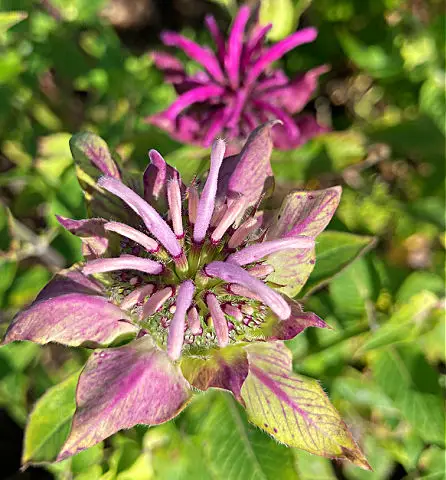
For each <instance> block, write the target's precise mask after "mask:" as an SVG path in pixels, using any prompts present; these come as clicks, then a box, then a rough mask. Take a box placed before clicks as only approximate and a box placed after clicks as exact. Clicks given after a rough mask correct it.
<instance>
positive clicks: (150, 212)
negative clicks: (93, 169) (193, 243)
mask: <svg viewBox="0 0 446 480" xmlns="http://www.w3.org/2000/svg"><path fill="white" fill-rule="evenodd" d="M98 185H99V186H100V187H102V188H104V189H105V190H107V191H109V192H110V193H113V194H114V195H116V196H117V197H119V198H120V199H121V200H123V201H124V202H125V203H126V204H127V205H128V206H129V207H130V208H131V209H132V210H134V211H135V212H136V213H137V214H138V215H139V216H140V217H141V218H142V220H143V221H144V223H145V225H146V227H147V229H148V230H149V232H151V233H152V234H153V235H154V236H155V237H156V238H157V239H158V240H159V241H160V243H161V244H162V245H163V246H164V247H165V249H166V250H167V251H168V252H169V253H170V254H171V255H172V256H174V257H178V256H180V255H181V245H180V244H179V243H178V240H177V238H176V236H175V234H174V233H173V232H172V230H171V229H170V227H169V225H167V223H166V222H165V221H164V220H163V219H162V218H161V216H160V215H159V213H158V212H157V211H156V210H155V209H154V208H153V207H151V206H150V205H149V204H148V203H147V202H146V201H145V200H143V199H142V198H141V197H140V196H139V195H138V194H137V193H135V192H134V191H133V190H131V189H130V188H128V187H127V186H125V185H124V184H123V183H121V182H120V181H118V180H115V179H113V178H110V177H101V178H100V179H99V181H98Z"/></svg>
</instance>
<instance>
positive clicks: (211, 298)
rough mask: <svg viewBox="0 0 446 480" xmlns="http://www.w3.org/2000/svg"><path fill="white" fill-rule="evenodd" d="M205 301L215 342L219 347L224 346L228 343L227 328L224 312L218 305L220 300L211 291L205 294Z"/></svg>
mask: <svg viewBox="0 0 446 480" xmlns="http://www.w3.org/2000/svg"><path fill="white" fill-rule="evenodd" d="M206 303H207V306H208V307H209V312H210V314H211V317H212V322H213V325H214V330H215V335H216V336H217V343H218V345H219V346H220V347H226V345H227V344H228V343H229V330H228V324H227V322H226V318H225V314H224V313H223V310H222V309H221V307H220V302H219V301H218V299H217V297H216V296H215V295H214V294H213V293H208V294H207V295H206Z"/></svg>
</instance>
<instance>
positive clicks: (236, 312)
mask: <svg viewBox="0 0 446 480" xmlns="http://www.w3.org/2000/svg"><path fill="white" fill-rule="evenodd" d="M223 310H224V312H225V313H226V314H227V315H230V316H231V317H234V318H235V319H236V320H238V321H239V322H241V321H242V320H243V313H242V312H241V310H240V309H239V308H237V307H234V305H231V304H230V303H226V304H225V305H224V306H223Z"/></svg>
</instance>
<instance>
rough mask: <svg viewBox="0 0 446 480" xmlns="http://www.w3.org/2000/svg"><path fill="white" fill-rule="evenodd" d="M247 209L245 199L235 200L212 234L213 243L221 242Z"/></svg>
mask: <svg viewBox="0 0 446 480" xmlns="http://www.w3.org/2000/svg"><path fill="white" fill-rule="evenodd" d="M245 208H246V207H245V202H244V201H243V199H240V200H234V201H233V202H231V204H230V205H229V206H228V208H227V209H226V211H225V214H224V215H223V217H222V219H221V220H220V222H219V223H218V225H217V227H216V228H215V230H214V231H213V232H212V235H211V240H212V241H213V242H218V241H219V240H221V238H222V237H223V235H224V234H225V233H226V230H227V229H228V228H229V227H230V226H231V225H232V224H233V223H234V222H235V220H236V219H237V218H238V217H239V215H240V214H241V213H242V212H244V210H245Z"/></svg>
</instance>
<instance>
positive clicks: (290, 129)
mask: <svg viewBox="0 0 446 480" xmlns="http://www.w3.org/2000/svg"><path fill="white" fill-rule="evenodd" d="M253 104H254V105H255V106H256V108H258V109H259V110H260V111H263V112H269V113H271V114H272V115H273V117H274V118H273V119H277V120H280V121H281V122H282V123H283V126H279V127H277V128H284V129H285V130H286V133H287V135H288V136H289V137H290V142H292V141H297V139H298V138H299V136H300V131H299V129H298V128H297V126H296V123H295V121H294V119H293V118H292V117H290V116H289V115H288V113H287V112H286V111H284V110H283V109H281V108H279V107H276V106H275V105H272V104H271V103H269V102H265V101H262V100H254V101H253Z"/></svg>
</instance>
